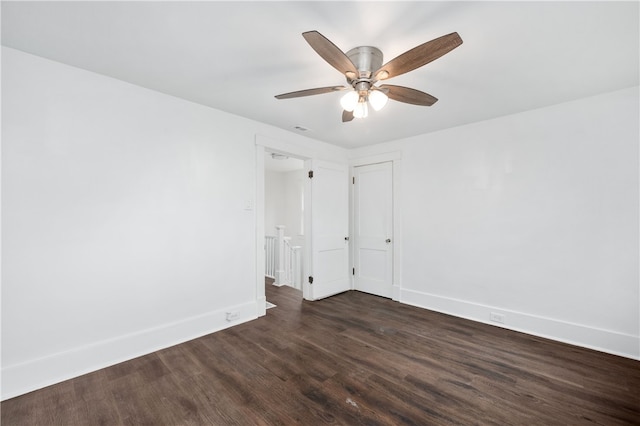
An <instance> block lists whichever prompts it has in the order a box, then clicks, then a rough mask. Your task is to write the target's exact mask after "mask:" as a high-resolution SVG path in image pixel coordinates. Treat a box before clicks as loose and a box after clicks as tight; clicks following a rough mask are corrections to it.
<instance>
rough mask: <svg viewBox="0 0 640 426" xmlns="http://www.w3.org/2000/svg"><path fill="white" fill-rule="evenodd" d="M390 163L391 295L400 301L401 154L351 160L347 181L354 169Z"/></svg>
mask: <svg viewBox="0 0 640 426" xmlns="http://www.w3.org/2000/svg"><path fill="white" fill-rule="evenodd" d="M386 162H391V164H392V170H393V171H392V177H393V239H394V243H393V293H392V299H393V300H395V301H400V289H401V288H402V268H401V265H402V227H401V223H402V222H401V220H400V217H401V216H400V214H401V205H402V203H401V201H402V200H401V196H400V195H401V192H400V189H401V185H400V184H401V181H400V176H401V172H402V152H400V151H393V152H388V153H383V154H377V155H370V156H365V157H358V158H352V159H350V160H349V179H351V181H352V182H353V178H354V176H355V167H358V166H368V165H371V164H378V163H386ZM353 189H354V188H353V185H351V189H350V192H349V194H350V196H349V198H350V210H351V211H350V212H349V230H350V231H349V234H350V235H352V236H354V235H355V232H354V229H355V228H354V223H355V215H354V214H355V206H354V191H353ZM354 247H355V244H351V253H350V263H351V267H352V268H353V265H354V259H355V253H354V252H353V250H354ZM351 288H355V281H354V277H353V275H352V276H351Z"/></svg>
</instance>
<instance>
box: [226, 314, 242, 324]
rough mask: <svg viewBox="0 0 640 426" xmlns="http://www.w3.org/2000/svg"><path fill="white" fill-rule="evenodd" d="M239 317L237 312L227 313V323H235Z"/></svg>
mask: <svg viewBox="0 0 640 426" xmlns="http://www.w3.org/2000/svg"><path fill="white" fill-rule="evenodd" d="M239 316H240V314H239V313H238V311H232V312H227V321H229V322H231V321H235V320H237V319H238V317H239Z"/></svg>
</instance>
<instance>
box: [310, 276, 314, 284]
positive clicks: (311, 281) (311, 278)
mask: <svg viewBox="0 0 640 426" xmlns="http://www.w3.org/2000/svg"><path fill="white" fill-rule="evenodd" d="M309 284H313V277H311V276H310V277H309Z"/></svg>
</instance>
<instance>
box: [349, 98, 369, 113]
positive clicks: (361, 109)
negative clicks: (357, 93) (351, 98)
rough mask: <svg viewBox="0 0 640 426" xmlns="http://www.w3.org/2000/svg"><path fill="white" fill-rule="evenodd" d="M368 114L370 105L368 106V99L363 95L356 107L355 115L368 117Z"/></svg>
mask: <svg viewBox="0 0 640 426" xmlns="http://www.w3.org/2000/svg"><path fill="white" fill-rule="evenodd" d="M368 115H369V107H368V106H367V100H366V99H365V98H363V97H361V98H360V100H359V101H358V104H357V105H356V107H355V109H354V110H353V116H354V117H355V118H366V117H367V116H368Z"/></svg>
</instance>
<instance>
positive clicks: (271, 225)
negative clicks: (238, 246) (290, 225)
mask: <svg viewBox="0 0 640 426" xmlns="http://www.w3.org/2000/svg"><path fill="white" fill-rule="evenodd" d="M284 200H285V192H284V173H283V172H274V171H270V170H266V171H265V173H264V229H265V233H266V235H272V236H275V235H276V226H278V225H284V224H285V223H284V209H285V208H284ZM285 235H286V234H285Z"/></svg>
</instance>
